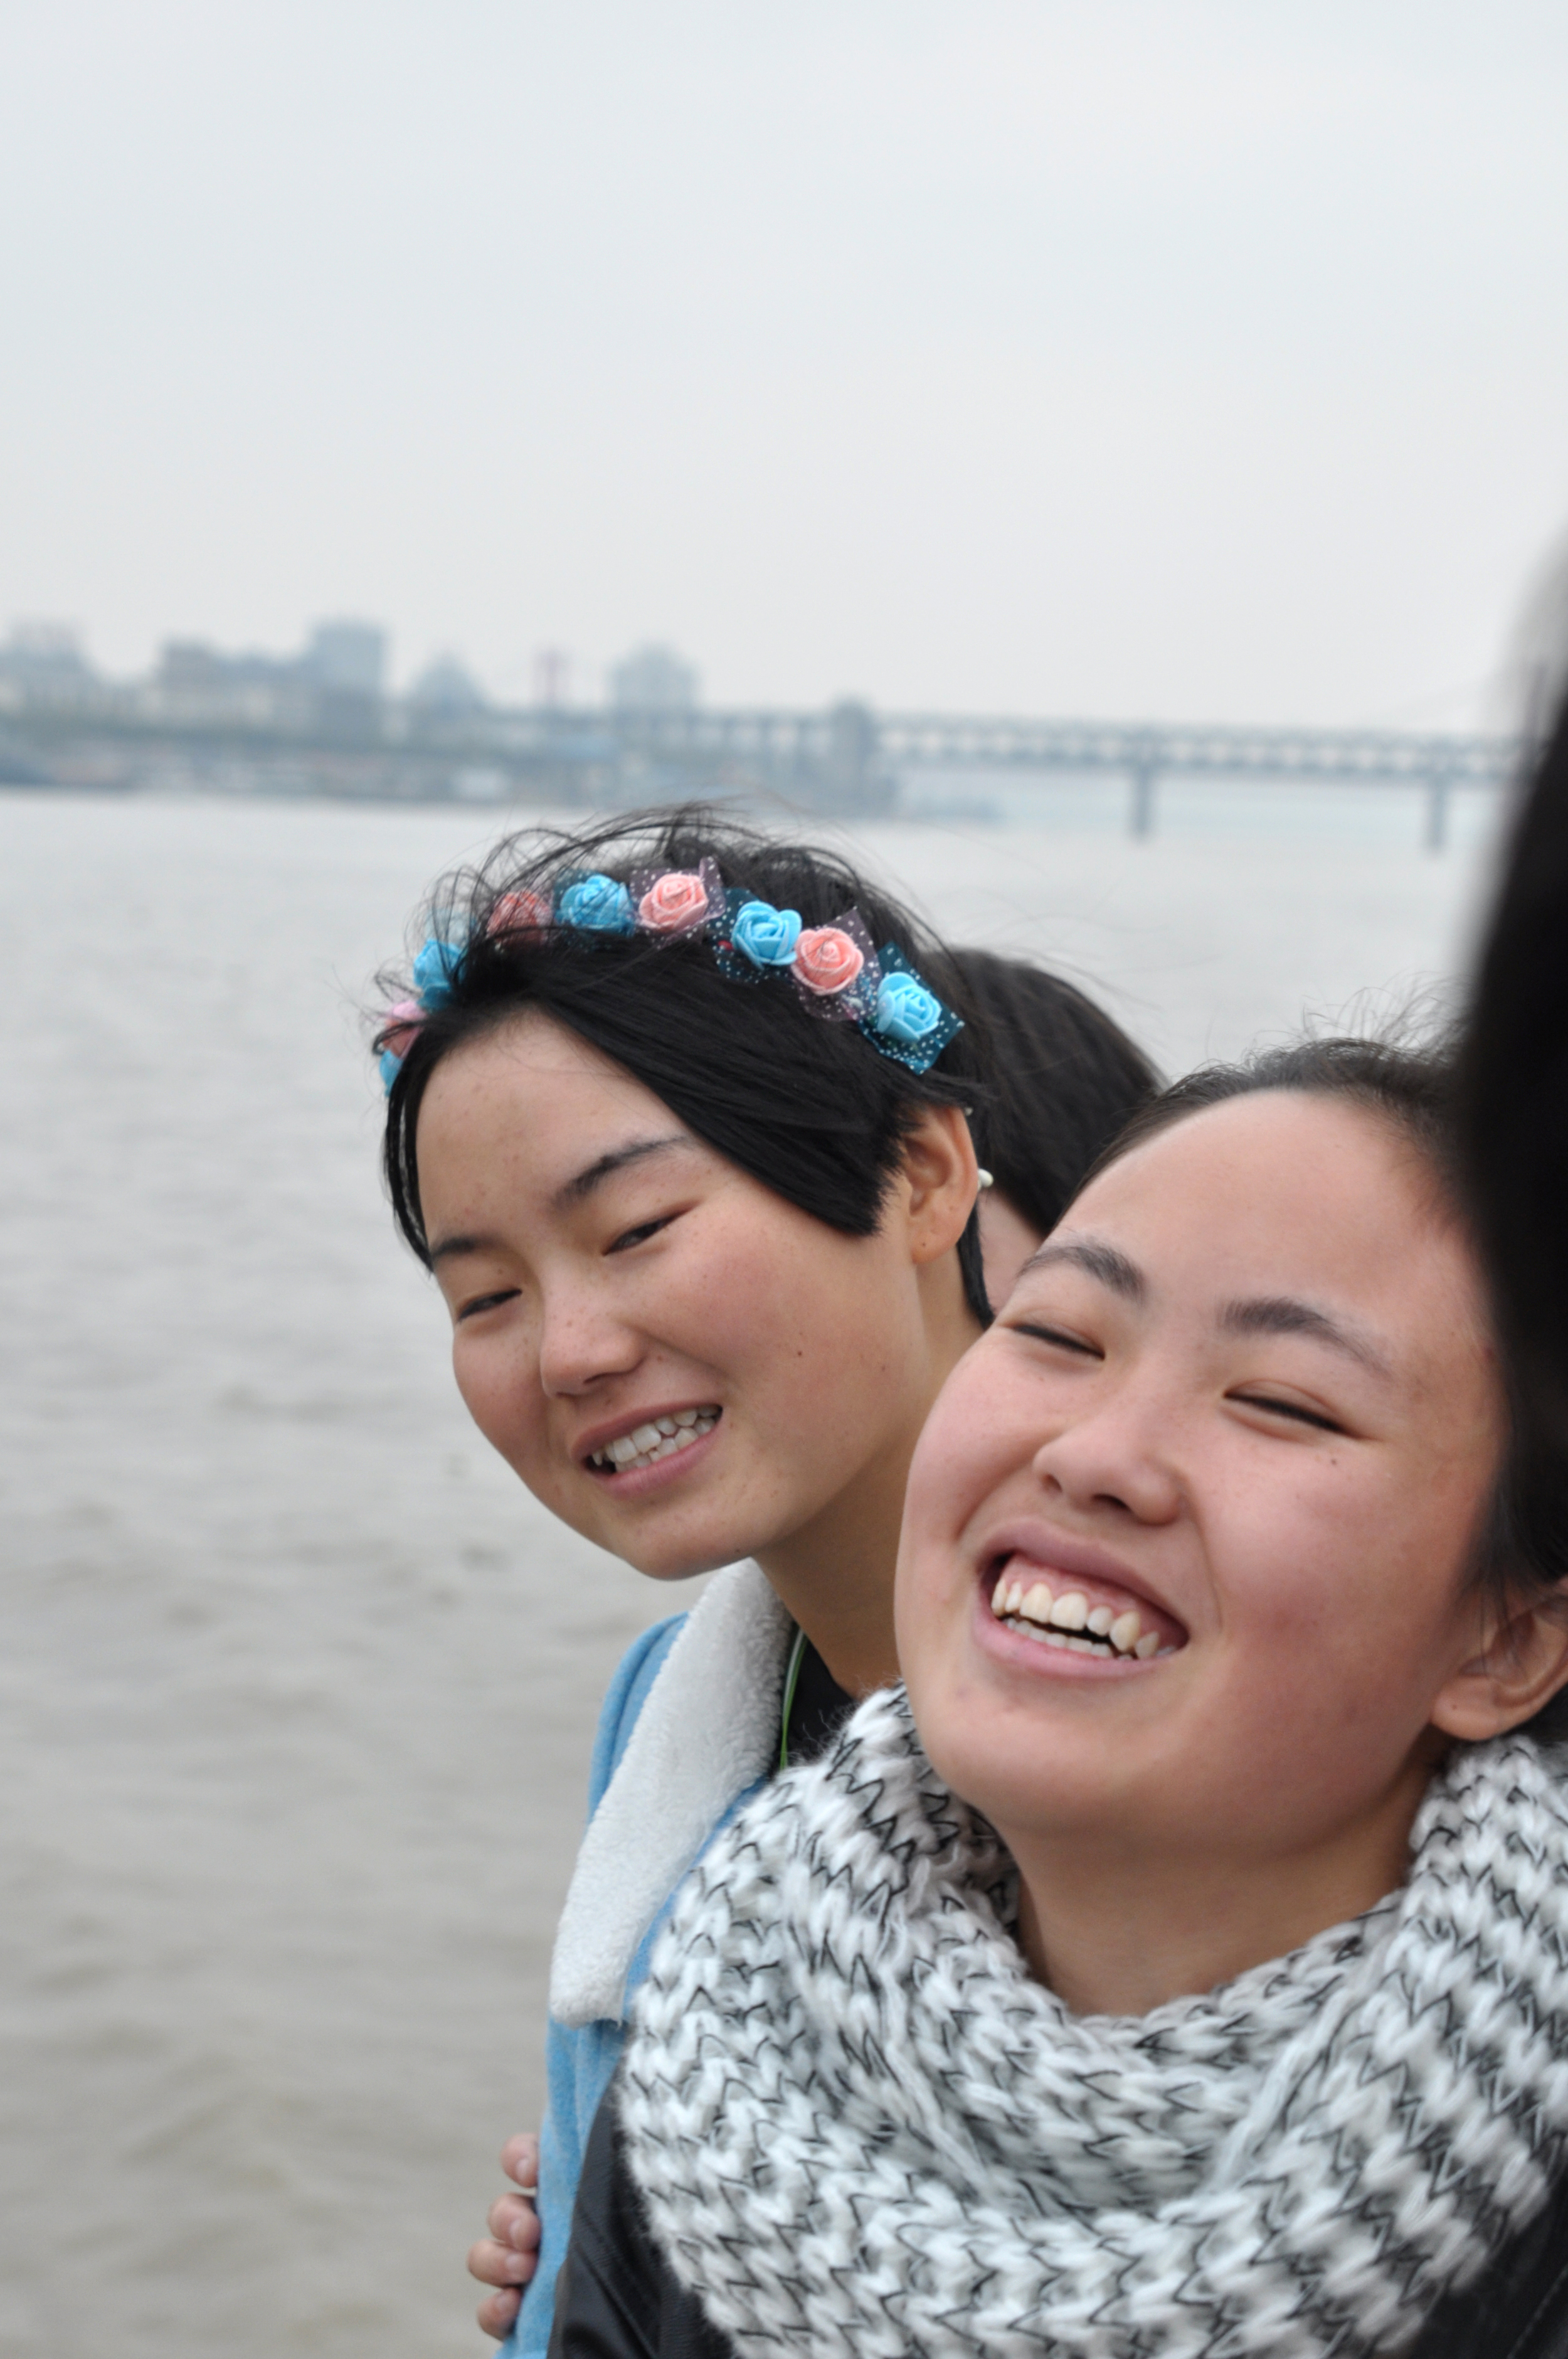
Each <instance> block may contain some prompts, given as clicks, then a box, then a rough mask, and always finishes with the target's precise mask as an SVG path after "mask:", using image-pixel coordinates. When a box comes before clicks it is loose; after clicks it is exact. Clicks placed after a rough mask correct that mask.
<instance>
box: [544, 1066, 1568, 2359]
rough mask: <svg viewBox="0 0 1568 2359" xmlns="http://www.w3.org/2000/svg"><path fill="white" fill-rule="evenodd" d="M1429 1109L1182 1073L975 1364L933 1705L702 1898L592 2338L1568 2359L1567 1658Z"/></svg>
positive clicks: (1359, 1075) (750, 1843) (955, 1443)
mask: <svg viewBox="0 0 1568 2359" xmlns="http://www.w3.org/2000/svg"><path fill="white" fill-rule="evenodd" d="M1447 1105H1448V1083H1447V1078H1446V1075H1445V1073H1444V1071H1443V1069H1442V1068H1441V1066H1440V1065H1438V1064H1436V1063H1433V1062H1431V1061H1428V1060H1422V1059H1420V1058H1415V1057H1410V1056H1403V1055H1400V1054H1397V1053H1395V1052H1392V1051H1390V1050H1384V1049H1376V1048H1370V1047H1368V1046H1365V1045H1362V1044H1355V1043H1320V1044H1317V1045H1315V1046H1314V1047H1311V1048H1309V1049H1302V1050H1295V1051H1290V1052H1282V1053H1280V1054H1277V1055H1275V1056H1273V1057H1271V1058H1269V1059H1266V1060H1261V1061H1260V1062H1259V1063H1257V1064H1255V1065H1253V1066H1251V1067H1249V1068H1248V1069H1245V1070H1242V1071H1224V1072H1217V1073H1210V1074H1207V1075H1204V1076H1200V1077H1198V1078H1197V1079H1195V1081H1192V1082H1187V1083H1185V1084H1183V1085H1180V1086H1179V1087H1178V1088H1177V1089H1176V1090H1175V1091H1173V1092H1170V1093H1167V1094H1166V1096H1165V1097H1164V1098H1163V1099H1162V1100H1161V1101H1159V1102H1157V1103H1156V1105H1155V1107H1154V1108H1153V1109H1152V1110H1151V1112H1150V1113H1149V1114H1146V1115H1144V1116H1143V1117H1141V1118H1140V1119H1139V1120H1138V1121H1137V1122H1135V1124H1134V1125H1133V1128H1132V1131H1131V1132H1130V1134H1129V1135H1128V1136H1127V1137H1126V1138H1125V1139H1124V1141H1123V1142H1122V1144H1121V1146H1120V1147H1119V1148H1118V1149H1117V1150H1115V1151H1114V1152H1113V1153H1112V1155H1111V1156H1110V1157H1109V1158H1108V1159H1107V1161H1106V1162H1105V1163H1104V1164H1102V1166H1101V1169H1100V1170H1099V1171H1098V1174H1097V1175H1096V1176H1095V1177H1094V1178H1093V1179H1091V1180H1090V1181H1089V1183H1088V1185H1087V1187H1086V1189H1085V1190H1084V1191H1083V1192H1082V1194H1081V1195H1080V1196H1079V1198H1078V1199H1077V1201H1076V1203H1075V1204H1074V1206H1073V1207H1072V1208H1071V1209H1070V1211H1069V1212H1068V1213H1067V1215H1066V1217H1065V1221H1064V1222H1063V1223H1062V1224H1061V1225H1060V1227H1059V1228H1058V1229H1057V1230H1056V1231H1055V1232H1054V1234H1053V1236H1052V1237H1051V1238H1050V1239H1048V1241H1047V1243H1046V1245H1044V1247H1043V1248H1042V1250H1041V1252H1040V1253H1039V1254H1038V1255H1037V1256H1035V1258H1034V1260H1033V1263H1032V1264H1031V1265H1030V1266H1029V1267H1028V1268H1027V1269H1026V1271H1025V1273H1024V1275H1023V1277H1022V1279H1021V1281H1020V1282H1019V1285H1018V1287H1017V1288H1016V1289H1015V1291H1014V1293H1013V1295H1012V1297H1011V1300H1010V1301H1009V1303H1008V1304H1007V1306H1006V1308H1005V1309H1004V1310H1003V1311H1002V1313H1001V1315H1000V1318H999V1320H998V1322H997V1324H996V1326H995V1327H994V1328H993V1329H992V1330H991V1331H990V1332H989V1334H988V1335H987V1336H986V1337H985V1338H984V1339H983V1340H982V1341H981V1342H980V1343H978V1344H977V1345H976V1346H975V1347H974V1349H973V1350H972V1351H971V1352H970V1353H969V1354H968V1357H967V1358H966V1359H965V1360H964V1361H963V1362H962V1363H961V1364H960V1365H959V1367H958V1368H957V1370H956V1372H955V1373H954V1375H952V1376H951V1377H950V1378H949V1380H948V1383H947V1385H946V1387H945V1389H944V1391H943V1394H942V1396H941V1397H940V1398H939V1400H938V1402H937V1405H936V1408H935V1411H934V1413H933V1415H932V1418H931V1420H930V1422H929V1424H928V1425H927V1428H926V1430H925V1435H924V1437H923V1439H922V1440H921V1442H920V1444H919V1446H918V1449H917V1451H916V1455H915V1461H914V1470H913V1473H912V1478H911V1484H910V1490H909V1495H908V1505H907V1509H906V1517H905V1531H904V1544H903V1553H902V1556H901V1560H900V1568H899V1589H898V1621H899V1647H900V1658H901V1661H902V1664H903V1670H904V1674H905V1680H906V1683H907V1686H906V1690H903V1689H892V1690H882V1691H881V1692H880V1693H878V1694H875V1695H873V1696H871V1698H870V1699H869V1700H868V1701H866V1702H865V1703H864V1704H862V1705H861V1707H860V1710H859V1711H858V1712H856V1713H855V1715H854V1717H853V1718H852V1719H851V1720H850V1722H849V1724H848V1726H847V1728H846V1729H845V1731H844V1733H843V1734H842V1735H841V1737H840V1738H839V1740H838V1744H837V1745H836V1746H835V1747H834V1748H833V1750H832V1751H831V1752H830V1753H829V1754H828V1755H827V1756H826V1757H825V1758H824V1759H822V1760H821V1761H819V1762H817V1763H816V1764H813V1765H812V1766H810V1767H806V1768H804V1769H802V1770H800V1771H798V1772H796V1773H795V1774H794V1775H792V1776H791V1777H786V1778H784V1779H782V1780H780V1781H779V1782H778V1783H777V1784H775V1785H774V1786H773V1788H770V1789H768V1790H767V1791H766V1792H765V1793H764V1794H763V1795H762V1796H761V1797H760V1798H759V1799H757V1800H756V1801H755V1802H754V1803H753V1804H752V1806H751V1807H750V1808H749V1809H748V1810H746V1811H744V1812H743V1813H742V1815H741V1817H740V1819H739V1820H737V1821H736V1822H735V1823H734V1824H733V1826H732V1827H731V1828H730V1831H729V1832H728V1833H727V1834H726V1835H725V1837H724V1838H723V1839H722V1840H721V1842H720V1843H719V1844H718V1845H717V1846H716V1847H715V1848H714V1849H713V1850H712V1851H711V1852H710V1853H709V1854H708V1856H707V1858H706V1859H705V1860H704V1862H703V1863H702V1864H701V1865H700V1866H699V1867H698V1869H697V1871H696V1873H695V1874H694V1875H693V1876H692V1877H691V1879H690V1880H689V1882H688V1884H687V1888H686V1890H685V1893H684V1894H683V1896H682V1897H681V1898H680V1900H679V1901H678V1902H677V1904H676V1910H675V1913H674V1916H673V1918H672V1919H671V1920H670V1922H669V1924H668V1926H667V1929H666V1930H665V1933H664V1935H663V1936H662V1938H661V1940H660V1941H659V1944H658V1946H657V1949H656V1951H655V1953H654V1958H653V1960H652V1963H651V1967H650V1971H649V1974H648V1978H647V1981H646V1984H644V1987H643V1994H642V1995H641V1998H640V2001H639V2005H638V2009H637V2015H636V2021H635V2026H634V2031H633V2039H632V2042H631V2044H630V2046H629V2049H628V2050H627V2054H626V2059H625V2062H624V2065H623V2068H622V2076H621V2079H620V2082H618V2084H617V2086H616V2087H615V2088H614V2089H612V2091H611V2095H610V2097H609V2098H608V2099H607V2101H606V2105H605V2108H604V2109H603V2110H602V2112H601V2114H600V2120H599V2123H598V2124H597V2125H596V2128H595V2131H594V2136H593V2139H592V2142H591V2146H590V2151H589V2158H588V2168H587V2171H586V2173H585V2178H584V2182H583V2187H582V2191H581V2194H580V2196H579V2205H578V2212H577V2219H576V2223H575V2226H574V2233H573V2239H572V2245H571V2250H570V2253H569V2256H568V2264H567V2272H566V2279H565V2290H564V2293H563V2295H562V2297H561V2299H559V2301H558V2304H557V2324H556V2337H555V2341H554V2343H553V2344H552V2349H553V2350H554V2351H556V2352H558V2353H560V2354H563V2359H588V2354H594V2359H627V2354H662V2359H674V2354H703V2359H717V2354H726V2353H732V2352H744V2353H747V2354H771V2353H784V2352H792V2353H799V2352H810V2353H812V2354H842V2359H878V2355H879V2354H886V2359H909V2354H921V2359H960V2354H970V2353H975V2352H986V2353H997V2354H1007V2355H1008V2359H1024V2354H1041V2353H1045V2354H1064V2359H1065V2354H1073V2359H1198V2354H1205V2359H1216V2355H1217V2359H1226V2355H1227V2354H1237V2359H1239V2354H1277V2359H1329V2354H1334V2359H1350V2354H1373V2353H1378V2354H1420V2359H1433V2355H1434V2354H1455V2353H1461V2352H1463V2353H1465V2354H1484V2359H1505V2354H1506V2359H1548V2354H1559V2353H1562V2352H1564V2351H1568V2201H1565V2200H1564V2192H1563V2190H1564V2177H1565V2167H1568V1788H1565V1786H1564V1781H1563V1775H1562V1767H1561V1765H1560V1761H1559V1757H1558V1756H1556V1755H1555V1754H1554V1752H1553V1750H1552V1744H1551V1741H1550V1740H1551V1737H1552V1712H1553V1699H1554V1697H1555V1696H1556V1695H1557V1693H1558V1690H1560V1689H1561V1688H1563V1685H1564V1683H1565V1682H1568V1624H1565V1620H1564V1615H1563V1595H1562V1592H1561V1590H1560V1588H1559V1586H1558V1574H1559V1570H1560V1568H1558V1567H1557V1566H1555V1565H1554V1564H1552V1562H1550V1561H1548V1560H1545V1559H1544V1557H1543V1556H1542V1554H1541V1552H1540V1550H1539V1548H1538V1549H1537V1550H1536V1552H1535V1553H1533V1554H1532V1553H1530V1550H1528V1549H1527V1548H1526V1546H1525V1544H1524V1543H1523V1541H1521V1539H1520V1538H1519V1529H1520V1526H1519V1522H1518V1520H1517V1519H1516V1518H1515V1517H1513V1516H1512V1515H1511V1514H1510V1511H1509V1509H1510V1501H1509V1484H1508V1476H1507V1465H1508V1455H1509V1445H1508V1437H1507V1420H1506V1415H1505V1408H1504V1401H1503V1393H1502V1386H1501V1385H1500V1382H1499V1379H1498V1369H1497V1360H1496V1354H1495V1352H1494V1350H1493V1346H1492V1343H1491V1335H1490V1322H1489V1318H1488V1313H1487V1305H1486V1303H1485V1300H1484V1298H1483V1292H1482V1288H1481V1283H1480V1279H1479V1275H1478V1271H1477V1267H1476V1260H1475V1256H1474V1253H1473V1250H1472V1247H1471V1244H1470V1241H1469V1238H1468V1235H1467V1234H1466V1232H1465V1227H1464V1225H1463V1222H1462V1220H1461V1217H1460V1215H1459V1212H1458V1211H1457V1208H1456V1205H1455V1201H1454V1190H1453V1187H1452V1183H1451V1179H1450V1160H1451V1158H1450V1133H1449V1117H1448V1112H1447Z"/></svg>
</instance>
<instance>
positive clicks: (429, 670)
mask: <svg viewBox="0 0 1568 2359" xmlns="http://www.w3.org/2000/svg"><path fill="white" fill-rule="evenodd" d="M487 701H488V700H487V699H486V696H485V693H484V690H482V689H481V686H480V684H479V682H478V681H477V680H476V679H475V678H474V676H473V674H472V673H471V672H470V671H469V670H467V669H465V667H464V666H463V665H462V664H460V662H459V661H458V658H457V657H456V656H451V655H446V656H438V657H437V658H436V659H435V661H434V662H433V663H429V664H427V665H426V667H425V669H424V670H423V671H422V672H421V673H420V675H419V677H418V679H416V681H415V683H414V685H413V687H412V688H411V689H410V690H409V691H408V708H409V711H410V712H412V713H414V714H415V715H416V717H417V718H418V719H419V720H421V721H442V722H453V721H470V720H472V718H473V716H474V715H475V713H479V712H484V710H485V709H486V704H487Z"/></svg>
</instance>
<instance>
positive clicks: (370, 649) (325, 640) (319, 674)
mask: <svg viewBox="0 0 1568 2359" xmlns="http://www.w3.org/2000/svg"><path fill="white" fill-rule="evenodd" d="M302 663H303V668H304V669H305V670H306V671H307V672H308V674H309V677H310V679H312V680H313V681H314V682H315V684H316V685H317V686H318V687H319V688H326V689H340V690H344V691H345V692H346V693H347V694H349V695H350V696H368V697H373V698H374V697H379V696H380V695H381V693H382V690H383V684H384V679H385V676H386V633H385V632H384V630H382V629H381V627H380V626H379V625H377V624H375V623H318V624H317V625H316V627H315V629H314V630H313V631H312V632H311V634H310V637H309V641H308V645H307V647H306V649H305V654H304V657H303V658H302Z"/></svg>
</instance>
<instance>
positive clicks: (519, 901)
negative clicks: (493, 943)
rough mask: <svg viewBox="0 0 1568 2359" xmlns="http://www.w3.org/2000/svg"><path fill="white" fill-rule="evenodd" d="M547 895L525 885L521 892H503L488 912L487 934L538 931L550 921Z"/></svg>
mask: <svg viewBox="0 0 1568 2359" xmlns="http://www.w3.org/2000/svg"><path fill="white" fill-rule="evenodd" d="M550 915H551V911H550V903H549V897H548V896H547V895H546V894H544V893H535V891H534V890H533V889H532V887H528V886H525V887H524V890H523V891H522V892H521V893H503V895H502V897H501V898H500V900H499V901H498V902H497V903H496V905H495V907H494V908H493V909H492V911H491V913H490V923H489V925H488V926H486V928H485V932H486V933H487V934H525V933H528V932H530V931H533V932H535V933H539V932H542V931H543V930H544V929H545V928H546V926H547V925H548V924H549V922H550Z"/></svg>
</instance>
